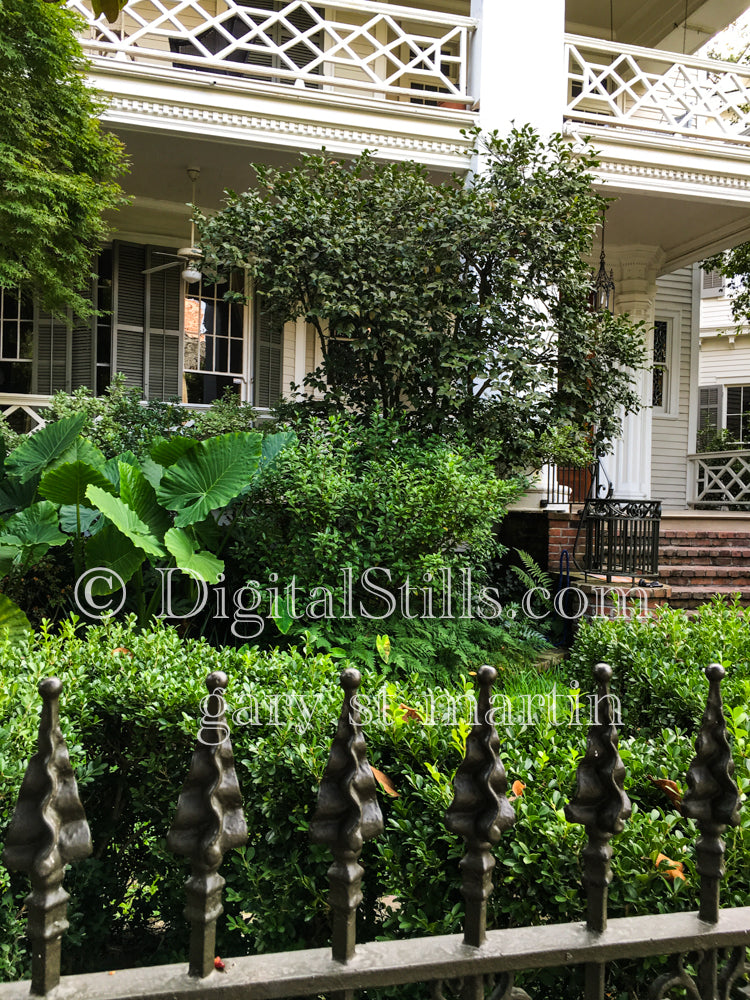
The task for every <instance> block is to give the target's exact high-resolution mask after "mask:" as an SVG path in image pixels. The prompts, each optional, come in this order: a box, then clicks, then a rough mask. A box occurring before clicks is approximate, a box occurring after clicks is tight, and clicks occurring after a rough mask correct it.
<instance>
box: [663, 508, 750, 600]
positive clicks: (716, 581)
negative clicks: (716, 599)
mask: <svg viewBox="0 0 750 1000" xmlns="http://www.w3.org/2000/svg"><path fill="white" fill-rule="evenodd" d="M673 523H674V522H673V521H672V520H671V519H667V518H665V519H664V520H663V521H662V529H661V536H660V542H659V579H660V580H661V581H662V582H663V583H666V584H668V585H669V586H670V587H671V588H672V595H671V597H670V598H669V599H668V601H667V603H668V604H670V605H671V606H672V607H675V608H697V607H699V606H700V605H701V604H705V603H706V602H707V601H709V600H710V599H711V598H712V597H713V596H714V595H715V594H724V595H725V596H727V597H729V596H731V595H732V594H736V593H739V594H740V600H741V603H742V604H743V605H745V606H750V521H748V520H745V519H744V518H743V519H742V520H740V519H737V521H736V522H735V523H732V522H731V521H730V520H726V521H721V520H716V519H714V518H710V519H709V518H707V519H706V520H705V522H704V523H703V524H701V523H700V521H698V520H697V518H693V519H692V520H686V521H685V522H683V523H682V524H679V522H677V523H678V524H679V526H675V527H672V524H673Z"/></svg>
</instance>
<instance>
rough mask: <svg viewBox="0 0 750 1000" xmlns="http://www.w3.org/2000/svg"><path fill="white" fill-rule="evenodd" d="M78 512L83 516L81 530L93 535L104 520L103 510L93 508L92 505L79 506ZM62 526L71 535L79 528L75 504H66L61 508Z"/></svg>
mask: <svg viewBox="0 0 750 1000" xmlns="http://www.w3.org/2000/svg"><path fill="white" fill-rule="evenodd" d="M78 513H79V515H80V518H81V531H82V532H83V533H84V534H86V533H87V532H88V533H90V534H92V535H93V534H94V533H95V532H96V531H98V530H99V529H100V528H101V526H102V522H103V521H104V518H103V517H102V514H101V511H98V510H91V508H90V507H79V508H78ZM60 527H61V528H62V530H63V531H67V532H68V534H70V535H74V534H75V533H76V531H77V530H78V519H77V517H76V506H75V504H64V505H63V506H62V507H61V508H60Z"/></svg>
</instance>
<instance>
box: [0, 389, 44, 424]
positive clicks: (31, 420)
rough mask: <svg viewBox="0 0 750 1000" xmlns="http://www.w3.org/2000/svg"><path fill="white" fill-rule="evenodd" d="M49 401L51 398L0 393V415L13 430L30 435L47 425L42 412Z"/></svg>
mask: <svg viewBox="0 0 750 1000" xmlns="http://www.w3.org/2000/svg"><path fill="white" fill-rule="evenodd" d="M51 399H52V397H51V396H42V395H27V394H22V393H14V392H0V413H2V415H3V416H4V417H6V418H7V419H8V420H9V422H10V425H11V427H13V428H14V429H15V430H17V431H20V432H22V433H27V434H30V433H32V432H33V431H38V430H39V429H40V427H44V426H45V424H46V423H47V421H46V420H45V419H44V417H43V415H42V411H43V410H44V408H45V407H46V406H49V402H50V400H51Z"/></svg>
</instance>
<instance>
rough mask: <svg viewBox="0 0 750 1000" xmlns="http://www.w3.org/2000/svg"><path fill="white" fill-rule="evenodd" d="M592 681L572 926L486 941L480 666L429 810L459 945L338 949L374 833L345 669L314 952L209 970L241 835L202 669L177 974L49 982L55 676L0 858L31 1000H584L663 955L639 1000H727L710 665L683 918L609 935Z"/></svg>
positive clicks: (220, 715)
mask: <svg viewBox="0 0 750 1000" xmlns="http://www.w3.org/2000/svg"><path fill="white" fill-rule="evenodd" d="M595 676H596V680H597V695H596V709H595V712H594V721H593V724H592V726H591V727H590V729H589V733H588V740H587V745H586V753H585V756H584V757H583V759H582V761H581V763H580V765H579V767H578V772H577V787H576V792H575V796H574V797H573V799H572V801H571V802H570V803H569V804H568V806H567V807H566V810H565V813H566V816H567V818H568V820H569V821H570V822H572V823H580V824H582V825H583V826H584V828H585V830H586V834H587V844H586V847H585V849H584V851H583V853H582V856H581V863H582V867H583V874H584V887H585V892H586V898H587V919H586V921H585V923H567V924H555V925H545V926H541V927H524V928H518V929H510V930H496V931H489V932H487V931H486V912H487V900H488V899H489V897H490V895H491V893H492V891H493V884H492V870H493V868H494V865H495V861H494V858H493V856H492V850H491V849H492V845H493V844H496V843H497V842H498V840H499V839H500V836H501V834H502V833H503V832H504V831H506V830H508V829H509V828H510V827H511V826H512V824H513V822H514V819H515V814H514V811H513V808H512V806H511V805H510V802H509V800H508V798H507V797H506V786H507V780H506V775H505V770H504V767H503V764H502V762H501V760H500V757H499V747H500V744H499V738H498V734H497V731H496V729H495V726H494V724H493V721H492V720H493V714H492V697H491V687H492V684H493V681H494V679H495V677H496V672H495V670H494V668H492V667H482V668H481V670H480V671H479V673H478V677H477V681H478V685H479V693H478V699H477V709H476V714H475V721H474V725H473V727H472V729H471V732H470V733H469V735H468V737H467V741H466V755H465V758H464V760H463V762H462V764H461V765H460V766H459V769H458V771H457V773H456V777H455V781H454V798H453V801H452V803H451V805H450V806H449V808H448V812H447V814H446V825H447V827H448V829H449V830H451V831H452V832H453V833H455V834H457V835H459V836H461V837H462V838H463V840H464V841H465V844H466V852H465V854H464V858H463V860H462V862H461V872H462V893H463V896H464V900H465V913H464V934H463V937H462V936H460V935H451V936H447V937H433V938H418V939H413V940H409V941H389V942H376V943H372V944H365V945H360V946H358V947H355V916H356V910H357V907H358V906H359V904H360V902H361V899H362V895H361V891H360V889H361V881H362V876H363V874H364V871H363V869H362V867H361V866H360V864H359V859H360V855H361V852H362V848H363V844H364V843H365V841H367V840H369V839H371V838H372V837H375V836H377V835H378V833H379V832H380V831H381V830H382V816H381V813H380V807H379V805H378V801H377V794H376V788H375V781H374V778H373V775H372V770H371V768H370V765H369V763H368V761H367V756H366V747H365V741H364V734H363V730H362V724H361V719H360V715H359V711H358V708H357V701H356V698H355V695H356V692H357V688H358V687H359V684H360V681H361V678H360V675H359V673H358V671H356V670H352V669H348V670H345V671H344V672H343V673H342V675H341V685H342V687H343V689H344V692H345V694H344V703H343V707H342V710H341V715H340V718H339V721H338V727H337V732H336V736H335V739H334V741H333V746H332V749H331V756H330V759H329V762H328V765H327V767H326V769H325V772H324V775H323V780H322V783H321V787H320V791H319V794H318V807H317V810H316V812H315V815H314V817H313V819H312V822H311V834H312V836H313V839H314V840H316V841H317V842H319V843H324V844H326V845H328V847H329V848H330V850H331V853H332V855H333V864H332V865H331V868H330V869H329V872H328V877H329V883H330V893H329V897H328V900H329V906H330V910H331V917H332V948H331V950H330V951H329V950H328V949H315V950H312V951H296V952H287V953H281V954H275V955H255V956H251V957H240V958H236V959H225V966H226V971H224V972H217V971H215V970H214V962H213V958H214V941H215V930H216V921H217V919H218V918H219V916H220V915H221V912H222V904H221V895H222V887H223V885H224V880H223V879H222V878H221V876H220V875H219V874H218V871H219V868H220V866H221V863H222V859H223V855H224V853H225V852H226V851H227V850H229V849H231V848H232V847H234V846H239V845H240V844H241V843H243V842H244V840H245V838H246V836H247V833H246V827H245V821H244V817H243V811H242V799H241V796H240V791H239V786H238V783H237V778H236V774H235V770H234V760H233V755H232V749H231V743H230V740H229V737H228V735H227V734H228V729H227V728H226V721H225V718H224V699H223V692H224V689H225V688H226V684H227V678H226V675H224V674H222V673H221V672H215V673H212V674H210V675H209V676H208V678H207V686H208V690H209V698H208V700H207V703H205V705H206V711H205V713H204V716H203V724H202V727H201V731H200V733H199V736H198V742H197V745H196V749H195V752H194V754H193V759H192V763H191V766H190V771H189V774H188V778H187V781H186V782H185V785H184V786H183V789H182V792H181V793H180V797H179V800H178V803H177V811H176V815H175V820H174V823H173V825H172V829H171V831H170V834H169V838H168V844H169V846H170V848H171V849H172V850H173V851H175V852H176V853H179V854H182V855H185V856H186V857H187V858H189V860H190V862H191V866H192V875H191V877H190V878H189V879H188V881H187V883H186V896H187V907H186V910H185V915H186V917H187V919H188V920H189V922H190V925H191V932H190V948H189V955H190V957H189V963H188V965H187V966H184V965H168V966H158V967H154V968H145V969H129V970H125V971H119V972H116V973H114V974H109V973H97V974H88V975H82V976H66V977H64V978H62V979H60V941H61V937H62V934H63V933H64V931H65V930H66V929H67V920H66V910H67V900H68V896H67V894H66V893H65V892H64V890H63V889H62V879H63V875H64V870H65V865H66V864H67V863H70V862H73V861H76V860H79V859H81V858H83V857H85V856H86V855H87V854H88V853H90V851H91V838H90V834H89V829H88V825H87V823H86V819H85V816H84V813H83V808H82V806H81V803H80V800H79V797H78V791H77V787H76V782H75V777H74V775H73V771H72V769H71V765H70V761H69V758H68V753H67V748H66V746H65V742H64V740H63V737H62V733H61V730H60V726H59V720H58V704H59V697H60V692H61V690H62V684H61V683H60V681H59V680H57V679H56V678H48V679H47V680H45V681H42V683H41V684H40V685H39V690H40V694H41V696H42V699H43V708H42V719H41V724H40V729H39V750H38V752H37V753H36V754H35V755H34V757H33V758H32V759H31V761H30V762H29V766H28V769H27V772H26V775H25V777H24V781H23V784H22V787H21V791H20V794H19V799H18V805H17V808H16V811H15V813H14V816H13V819H12V821H11V825H10V827H9V830H8V835H7V838H6V846H5V853H4V861H5V863H6V865H7V866H8V867H10V868H11V869H15V870H20V871H24V872H27V873H28V874H29V876H30V879H31V885H32V892H31V895H30V896H29V897H28V899H27V910H28V934H29V937H30V939H31V943H32V978H31V992H32V995H36V996H48V995H51V996H52V997H54V998H56V1000H57V998H59V1000H63V998H68V997H70V998H76V1000H95V998H96V1000H179V998H181V997H192V998H194V1000H213V998H219V997H220V998H222V1000H247V998H248V997H252V998H253V1000H266V998H279V997H293V996H305V995H320V994H321V993H330V994H331V995H332V996H333V997H335V998H336V1000H348V998H350V997H352V996H353V994H354V991H355V990H358V989H367V988H373V987H377V986H389V985H399V984H407V983H414V982H430V983H431V984H432V995H433V997H435V998H437V1000H440V998H442V997H443V996H444V993H443V984H444V982H446V983H447V981H450V983H451V989H453V988H458V989H459V991H460V995H461V998H462V1000H483V998H484V996H485V991H486V989H490V990H491V991H492V997H493V998H494V1000H528V994H527V993H525V992H524V991H523V990H521V989H519V988H517V987H515V986H514V976H515V973H516V972H517V971H521V970H534V969H541V968H549V967H560V966H562V967H571V966H575V965H583V966H584V968H585V996H586V1000H604V996H605V972H606V965H607V963H608V962H610V961H613V960H615V959H622V958H633V957H645V956H650V955H674V956H676V957H675V971H674V972H670V973H666V974H664V975H662V976H659V977H657V978H655V979H654V980H653V982H652V983H651V987H650V993H649V997H650V998H652V1000H661V998H663V997H666V996H667V995H668V994H669V993H670V991H671V990H672V989H673V988H674V987H675V986H681V987H683V988H686V989H687V991H688V996H690V997H694V998H699V1000H728V998H729V996H730V993H731V991H732V989H733V986H734V985H735V984H736V983H737V981H738V980H739V979H740V977H741V976H742V975H743V974H744V971H745V950H746V948H747V946H748V945H750V907H736V908H732V909H727V910H723V911H722V910H720V906H719V886H720V881H721V878H722V876H723V873H724V868H723V857H724V842H723V840H722V837H721V835H722V833H723V832H724V830H725V829H726V827H727V826H734V825H737V824H738V822H739V803H740V796H739V790H738V788H737V786H736V784H735V783H734V780H733V777H732V774H733V763H732V756H731V751H730V747H729V743H728V739H727V728H726V723H725V720H724V714H723V705H722V698H721V690H720V685H721V680H722V678H723V676H724V669H723V668H722V667H721V666H719V665H718V664H712V665H711V666H709V667H707V668H706V676H707V679H708V685H709V690H708V700H707V706H706V710H705V713H704V716H703V720H702V723H701V726H700V730H699V733H698V738H697V741H696V755H695V757H694V759H693V761H692V763H691V765H690V768H689V770H688V775H687V785H688V792H687V793H686V795H685V797H684V799H683V806H682V808H683V814H684V815H685V816H687V817H688V818H692V819H694V820H695V822H696V825H697V827H698V831H699V834H700V837H699V839H698V841H697V844H696V848H695V857H696V869H697V871H698V873H699V875H700V879H701V883H700V909H699V911H698V912H697V913H684V914H681V913H676V914H659V915H655V916H642V917H626V918H622V919H617V920H613V921H611V923H609V924H608V923H607V894H608V886H609V883H610V881H611V878H612V874H611V869H610V860H611V857H612V846H611V840H612V838H613V837H614V836H615V835H616V834H618V833H620V832H622V830H623V829H624V826H625V822H626V820H627V818H628V817H629V815H630V803H629V801H628V798H627V795H626V794H625V791H624V777H625V768H624V766H623V763H622V761H621V759H620V757H619V754H618V752H617V742H618V736H617V729H616V727H615V721H616V714H617V713H616V711H615V708H614V705H615V702H616V700H615V699H613V698H612V697H611V695H610V692H609V685H610V680H611V676H612V671H611V669H610V668H609V667H608V666H607V665H606V664H603V663H600V664H598V665H597V666H596V668H595ZM219 738H221V741H220V742H219ZM724 948H729V949H731V953H730V955H729V957H728V958H727V959H726V960H725V959H724V958H723V956H722V954H721V949H724ZM694 952H697V953H698V958H697V959H696V962H697V973H696V976H695V977H694V978H693V977H692V976H691V975H690V974H689V973H688V971H686V969H685V967H684V958H685V955H686V954H687V953H694ZM457 980H460V985H458V984H457V982H456V981H457ZM446 988H447V987H446ZM28 995H29V984H28V983H27V982H21V983H11V984H6V985H1V986H0V1000H20V998H21V997H24V998H25V997H27V996H28Z"/></svg>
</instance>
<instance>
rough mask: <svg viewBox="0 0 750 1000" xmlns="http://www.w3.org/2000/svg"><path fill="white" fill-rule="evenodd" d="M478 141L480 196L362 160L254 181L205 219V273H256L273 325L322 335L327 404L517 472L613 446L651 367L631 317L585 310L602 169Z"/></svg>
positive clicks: (557, 148) (518, 145) (586, 157)
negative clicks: (458, 433)
mask: <svg viewBox="0 0 750 1000" xmlns="http://www.w3.org/2000/svg"><path fill="white" fill-rule="evenodd" d="M475 139H476V142H477V144H478V145H479V146H481V151H482V153H483V156H484V159H485V162H486V169H485V170H484V171H483V172H482V173H481V174H480V175H479V176H475V177H474V178H473V181H472V183H471V184H470V185H466V184H465V183H463V182H462V180H461V179H459V178H454V179H453V180H451V181H447V182H442V183H435V182H433V180H432V179H431V178H430V177H429V175H428V173H427V171H426V170H425V168H424V167H422V166H420V165H418V164H416V163H413V162H406V163H403V162H402V163H387V162H384V161H381V160H379V159H377V158H376V157H375V156H374V155H373V154H371V153H367V152H366V153H364V154H362V155H361V156H359V157H357V158H356V159H354V160H353V161H349V162H344V161H341V160H337V159H335V158H332V157H331V156H328V155H326V154H325V152H323V153H321V154H315V155H303V156H302V159H301V162H300V164H299V165H297V166H294V167H291V168H289V169H286V170H279V169H275V168H271V167H268V166H263V165H259V164H255V165H254V168H253V169H254V172H255V175H256V180H257V185H256V186H255V187H253V188H252V189H250V190H248V191H246V192H244V193H242V194H239V195H237V194H233V193H229V195H228V200H227V202H226V205H225V207H224V208H223V209H222V211H220V212H219V213H218V214H217V215H215V216H214V217H212V218H210V219H209V218H205V217H203V216H199V217H198V224H199V230H200V235H201V246H202V249H203V251H204V254H205V260H204V265H203V266H204V271H205V272H206V274H207V277H209V278H213V277H218V276H221V275H226V274H227V273H228V272H230V271H231V270H232V269H234V268H238V267H240V268H246V270H247V272H248V274H249V276H250V277H251V278H252V279H253V282H254V289H255V293H256V294H257V295H258V296H259V297H260V299H261V302H262V304H263V305H264V307H265V308H267V309H269V310H270V311H272V312H273V313H275V314H277V315H278V316H279V317H280V318H281V319H283V320H293V319H296V318H298V317H304V318H305V319H306V320H307V322H309V323H311V324H312V325H313V326H314V327H315V330H316V331H317V337H318V341H319V344H320V354H321V356H322V362H321V365H320V367H319V368H318V369H317V370H316V371H315V372H313V373H312V374H310V375H309V376H308V377H307V378H306V383H307V386H308V387H310V388H314V389H317V390H318V391H319V392H323V393H324V394H325V396H326V399H327V400H329V401H333V402H334V403H337V404H339V405H341V406H346V407H349V408H352V407H353V408H355V409H357V410H361V411H368V410H370V409H372V408H376V409H377V410H379V411H380V412H382V413H384V414H386V415H387V414H390V413H392V412H393V411H394V410H403V411H406V412H407V413H408V414H409V416H410V418H411V420H412V421H413V422H414V423H415V424H416V425H417V426H420V427H422V428H424V429H426V430H427V429H430V430H435V431H439V432H445V431H450V429H451V428H453V427H462V428H464V429H467V430H469V431H470V432H471V433H474V434H481V435H483V436H487V437H492V438H494V439H495V440H497V441H500V442H501V443H502V445H503V454H504V457H505V459H506V462H507V463H508V464H509V465H511V466H515V467H518V466H521V465H523V464H525V463H528V462H534V461H538V460H539V459H540V458H541V459H544V458H546V457H547V456H546V455H544V454H543V453H544V451H545V449H549V448H550V441H551V440H559V439H560V437H561V436H562V437H565V438H566V439H569V438H570V435H571V433H573V435H574V436H575V435H576V434H577V435H578V437H579V438H584V437H585V438H587V439H591V435H592V434H593V440H594V443H595V444H596V445H597V446H604V444H605V442H607V441H609V440H611V439H612V438H613V437H616V436H617V434H618V432H619V430H620V422H621V414H622V412H623V409H624V411H625V412H628V411H633V410H635V409H636V408H637V407H638V399H637V397H636V395H635V393H634V390H633V385H632V375H631V371H632V369H635V368H638V367H640V366H642V365H643V364H644V352H643V338H642V334H641V332H640V330H638V329H637V328H636V327H634V326H633V325H632V324H631V323H630V322H629V321H628V319H627V318H626V317H613V316H611V315H610V314H609V313H605V314H594V313H592V312H591V311H590V308H589V295H590V291H591V271H590V265H589V264H588V263H587V257H588V255H589V254H590V252H591V241H592V235H593V233H594V230H595V228H596V226H597V224H598V223H600V221H601V212H602V208H603V204H604V202H603V199H602V198H601V197H600V196H599V195H598V194H596V193H595V191H594V190H593V188H592V185H591V180H592V178H591V175H590V173H589V171H590V169H591V167H592V166H593V165H594V163H595V160H594V158H593V156H592V155H590V154H588V153H586V154H583V155H580V154H574V153H573V152H572V151H571V150H570V148H569V147H568V145H567V144H566V143H565V142H564V140H563V139H562V138H561V137H559V136H558V137H555V138H553V139H552V140H551V141H549V142H543V141H542V140H541V139H540V138H539V136H538V135H537V134H536V133H535V132H534V131H533V130H532V129H531V128H530V127H525V128H521V129H516V130H514V131H513V132H512V133H511V134H510V135H509V136H508V137H507V138H502V137H500V136H499V135H497V134H493V135H491V136H488V137H480V136H479V135H478V134H477V135H475ZM592 428H593V431H592Z"/></svg>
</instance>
